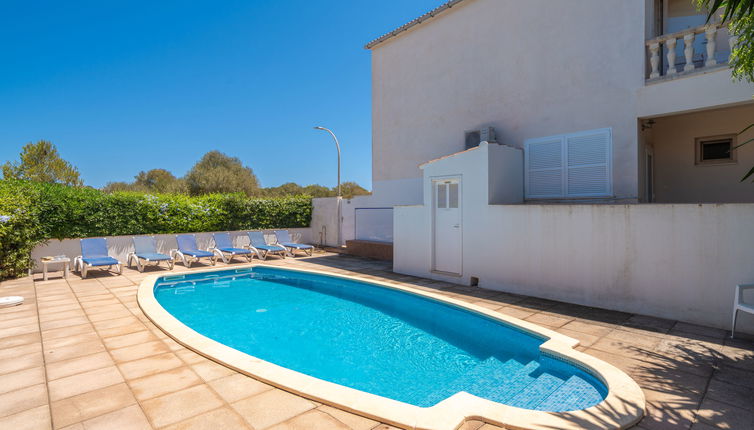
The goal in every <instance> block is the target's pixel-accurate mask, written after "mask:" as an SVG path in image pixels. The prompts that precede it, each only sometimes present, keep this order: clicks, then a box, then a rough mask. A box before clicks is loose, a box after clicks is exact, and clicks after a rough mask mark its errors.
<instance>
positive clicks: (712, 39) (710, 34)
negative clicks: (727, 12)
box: [704, 24, 717, 67]
mask: <svg viewBox="0 0 754 430" xmlns="http://www.w3.org/2000/svg"><path fill="white" fill-rule="evenodd" d="M704 34H705V36H707V61H705V62H704V67H710V66H714V65H715V64H717V60H716V59H715V51H717V24H710V25H708V26H707V27H706V28H705V29H704Z"/></svg>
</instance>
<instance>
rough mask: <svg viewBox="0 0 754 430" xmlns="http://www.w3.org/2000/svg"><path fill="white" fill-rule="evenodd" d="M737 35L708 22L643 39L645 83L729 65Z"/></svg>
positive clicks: (725, 26) (720, 25)
mask: <svg viewBox="0 0 754 430" xmlns="http://www.w3.org/2000/svg"><path fill="white" fill-rule="evenodd" d="M735 44H736V36H735V35H731V34H730V33H729V31H728V27H727V25H726V24H720V23H711V24H707V25H702V26H698V27H693V28H689V29H686V30H683V31H679V32H677V33H671V34H665V35H662V36H660V37H656V38H654V39H650V40H647V41H646V47H647V57H648V58H649V64H648V67H647V69H648V70H647V76H646V79H647V81H646V82H647V84H651V83H655V82H660V81H665V80H670V79H676V78H679V77H684V76H688V75H691V74H698V73H705V72H710V71H713V70H718V69H721V68H727V67H728V59H729V57H730V52H731V47H732V46H735Z"/></svg>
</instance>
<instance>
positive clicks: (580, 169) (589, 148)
mask: <svg viewBox="0 0 754 430" xmlns="http://www.w3.org/2000/svg"><path fill="white" fill-rule="evenodd" d="M524 156H525V164H526V173H525V174H526V178H525V180H526V198H528V199H549V198H571V197H609V196H611V195H612V169H611V161H612V133H611V130H610V129H600V130H591V131H585V132H580V133H572V134H564V135H560V136H551V137H545V138H538V139H530V140H527V141H526V142H525V151H524Z"/></svg>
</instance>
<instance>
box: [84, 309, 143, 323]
mask: <svg viewBox="0 0 754 430" xmlns="http://www.w3.org/2000/svg"><path fill="white" fill-rule="evenodd" d="M87 313H88V315H89V320H90V321H92V322H93V323H95V324H96V323H97V322H99V321H109V320H114V319H118V318H126V317H130V316H133V314H131V312H130V311H129V310H128V309H126V308H125V307H123V309H121V310H119V311H110V312H97V313H91V312H87Z"/></svg>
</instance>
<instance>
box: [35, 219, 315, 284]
mask: <svg viewBox="0 0 754 430" xmlns="http://www.w3.org/2000/svg"><path fill="white" fill-rule="evenodd" d="M288 231H289V232H290V233H291V237H292V238H293V239H295V240H297V241H298V242H303V243H315V244H316V242H313V241H312V233H311V232H312V230H311V228H309V227H307V228H290V229H288ZM195 234H196V244H197V245H198V246H199V249H208V248H210V247H212V246H214V241H213V240H212V232H198V233H195ZM133 236H134V235H127V236H109V237H107V249H108V251H109V253H110V256H112V257H114V258H116V259H117V260H118V261H120V262H121V263H123V264H126V263H127V261H126V257H127V256H128V253H129V252H133V250H134V249H133V243H132V241H131V238H132V237H133ZM150 236H154V238H155V242H156V243H157V250H158V252H160V253H162V254H167V255H170V250H171V249H177V248H178V244H177V243H176V241H175V234H155V235H150ZM265 236H266V237H267V240H268V242H274V241H275V237H274V234H272V232H271V231H268V232H265ZM230 238H231V240H232V241H233V246H235V247H238V248H243V247H245V246H246V245H248V244H249V236H248V235H247V234H246V230H239V231H231V232H230ZM55 255H65V256H67V257H69V258H70V259H71V265H73V259H74V258H75V257H76V256H78V255H81V246H80V244H79V239H64V240H57V239H53V240H50V241H48V242H47V243H44V244H40V245H38V246H37V247H35V248H34V249H33V250H32V252H31V257H32V260H34V263H35V265H34V269H33V270H34V272H37V273H38V272H41V271H42V265H41V263H40V258H42V257H45V256H55ZM235 261H242V260H239V259H238V258H236V260H235ZM57 269H58V266H50V270H57Z"/></svg>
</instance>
